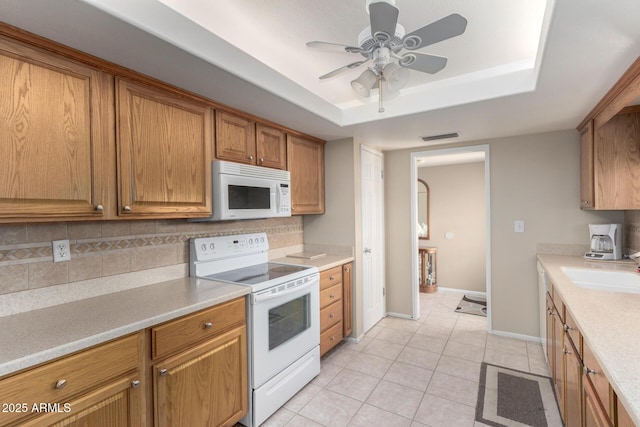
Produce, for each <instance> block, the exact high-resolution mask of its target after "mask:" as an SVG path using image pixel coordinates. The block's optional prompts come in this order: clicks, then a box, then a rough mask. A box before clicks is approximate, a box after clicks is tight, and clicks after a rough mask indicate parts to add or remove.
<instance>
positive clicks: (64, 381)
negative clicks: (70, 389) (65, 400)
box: [56, 380, 67, 390]
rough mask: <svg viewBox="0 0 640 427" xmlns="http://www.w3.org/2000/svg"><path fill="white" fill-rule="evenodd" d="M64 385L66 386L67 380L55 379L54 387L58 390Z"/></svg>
mask: <svg viewBox="0 0 640 427" xmlns="http://www.w3.org/2000/svg"><path fill="white" fill-rule="evenodd" d="M66 386H67V380H58V381H56V388H57V389H58V390H62V389H63V388H65V387H66Z"/></svg>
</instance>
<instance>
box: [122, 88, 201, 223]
mask: <svg viewBox="0 0 640 427" xmlns="http://www.w3.org/2000/svg"><path fill="white" fill-rule="evenodd" d="M117 107H118V117H119V121H118V123H119V126H118V153H119V160H120V161H119V164H118V178H119V180H118V184H119V191H120V203H119V209H118V213H119V214H121V215H125V216H131V217H165V218H188V217H198V216H207V215H211V166H210V161H211V144H212V134H211V125H212V117H211V115H212V110H211V109H210V108H208V107H207V106H206V105H199V104H195V103H192V102H188V101H185V100H183V99H181V98H178V97H177V96H173V95H172V94H170V93H168V92H164V91H161V90H159V89H152V88H148V87H146V86H142V85H138V84H135V83H131V82H128V81H125V80H119V81H118V102H117Z"/></svg>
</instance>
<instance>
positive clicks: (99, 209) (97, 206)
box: [95, 205, 104, 212]
mask: <svg viewBox="0 0 640 427" xmlns="http://www.w3.org/2000/svg"><path fill="white" fill-rule="evenodd" d="M95 210H96V212H102V211H103V210H104V208H103V207H102V205H96V207H95Z"/></svg>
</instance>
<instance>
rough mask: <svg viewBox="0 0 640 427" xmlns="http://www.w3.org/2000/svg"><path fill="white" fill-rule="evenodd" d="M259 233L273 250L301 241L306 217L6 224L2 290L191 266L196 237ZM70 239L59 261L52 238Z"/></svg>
mask: <svg viewBox="0 0 640 427" xmlns="http://www.w3.org/2000/svg"><path fill="white" fill-rule="evenodd" d="M253 232H266V233H267V236H268V238H269V246H270V249H278V248H284V247H287V246H295V245H301V244H302V241H303V233H302V218H300V217H291V218H272V219H263V220H253V221H224V222H198V223H194V222H187V220H156V221H153V220H151V221H150V220H142V221H102V222H73V223H72V222H69V223H66V222H58V223H52V224H26V225H25V224H23V225H0V294H8V293H13V292H18V291H26V290H31V289H37V288H43V287H48V286H55V285H62V284H65V283H71V282H79V281H85V280H88V279H95V278H100V277H107V276H113V275H117V274H123V273H131V272H136V271H143V270H148V269H152V268H158V267H165V266H171V265H177V264H185V265H186V263H187V262H188V261H189V238H190V237H204V236H217V235H222V234H240V233H253ZM64 239H69V243H70V245H71V261H68V262H59V263H54V262H53V260H52V250H51V241H52V240H64ZM185 271H188V269H186V270H185Z"/></svg>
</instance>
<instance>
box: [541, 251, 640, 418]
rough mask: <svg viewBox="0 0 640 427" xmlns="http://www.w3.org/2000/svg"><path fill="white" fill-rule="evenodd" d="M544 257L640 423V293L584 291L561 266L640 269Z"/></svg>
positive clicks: (614, 384)
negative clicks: (639, 328)
mask: <svg viewBox="0 0 640 427" xmlns="http://www.w3.org/2000/svg"><path fill="white" fill-rule="evenodd" d="M538 260H539V261H540V263H541V264H542V266H543V267H544V269H545V271H546V273H547V277H548V280H550V281H551V283H553V286H554V289H555V292H557V294H559V295H560V297H561V298H562V300H563V301H564V302H565V304H566V306H567V309H568V310H569V312H570V313H571V316H572V317H573V319H574V320H575V322H576V324H577V325H578V328H579V329H580V332H582V335H583V337H584V340H585V342H586V343H587V344H588V345H589V348H591V350H592V351H593V354H594V356H595V357H596V359H597V360H598V362H599V363H600V365H601V366H602V369H603V370H604V372H605V375H606V376H607V378H608V379H609V382H610V383H611V387H612V388H613V389H614V391H615V392H616V394H617V395H618V398H619V399H620V401H621V402H622V403H623V405H624V406H625V408H626V409H627V411H628V412H629V415H631V418H632V419H633V421H634V422H635V423H636V424H637V425H640V333H639V332H638V327H639V325H640V294H628V293H619V292H607V291H599V290H590V289H583V288H580V287H578V286H576V285H574V284H573V282H572V281H571V280H569V278H568V277H567V276H566V275H565V274H564V273H563V272H562V270H561V269H560V268H561V267H563V266H566V267H576V268H584V269H594V270H619V271H620V270H622V271H635V268H636V265H635V263H605V262H593V261H587V260H585V259H583V258H581V257H577V256H561V255H538Z"/></svg>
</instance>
